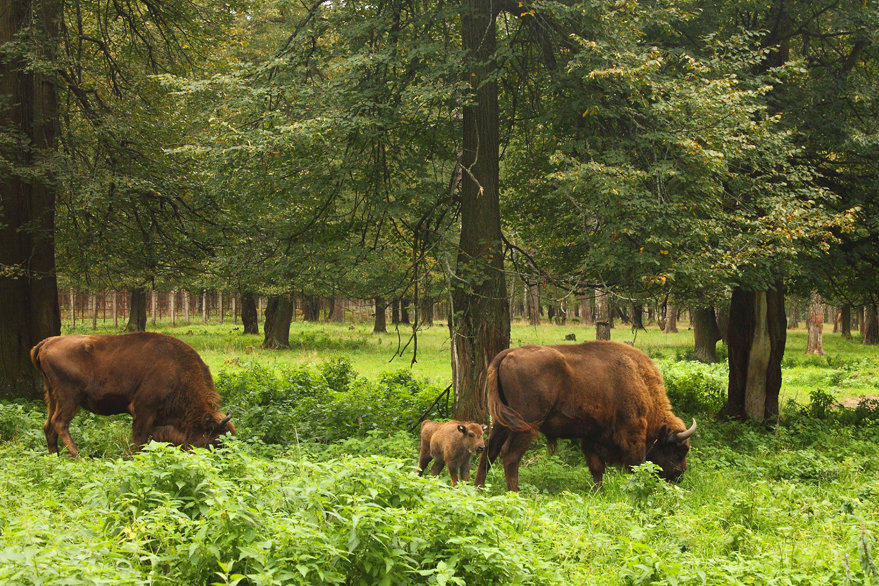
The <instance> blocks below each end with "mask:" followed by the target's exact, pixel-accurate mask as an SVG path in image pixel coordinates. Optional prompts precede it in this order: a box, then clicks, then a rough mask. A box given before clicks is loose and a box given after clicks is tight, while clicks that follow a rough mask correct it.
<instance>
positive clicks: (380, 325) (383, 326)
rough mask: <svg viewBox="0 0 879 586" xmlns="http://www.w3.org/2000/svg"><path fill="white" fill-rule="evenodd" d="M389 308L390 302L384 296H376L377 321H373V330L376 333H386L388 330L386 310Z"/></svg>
mask: <svg viewBox="0 0 879 586" xmlns="http://www.w3.org/2000/svg"><path fill="white" fill-rule="evenodd" d="M387 308H388V302H387V301H385V298H384V297H376V298H375V321H374V322H373V326H372V331H373V332H374V333H376V334H384V333H386V332H387V331H388V323H387V318H386V316H385V310H386V309H387Z"/></svg>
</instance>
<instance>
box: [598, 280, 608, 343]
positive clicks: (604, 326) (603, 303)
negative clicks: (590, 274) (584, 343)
mask: <svg viewBox="0 0 879 586" xmlns="http://www.w3.org/2000/svg"><path fill="white" fill-rule="evenodd" d="M610 319H611V318H610V299H609V298H608V295H607V290H606V289H596V290H595V339H596V340H610Z"/></svg>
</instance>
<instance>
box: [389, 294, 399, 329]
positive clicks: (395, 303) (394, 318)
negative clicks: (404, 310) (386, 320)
mask: <svg viewBox="0 0 879 586" xmlns="http://www.w3.org/2000/svg"><path fill="white" fill-rule="evenodd" d="M391 323H392V324H394V325H397V324H398V323H400V300H399V299H394V300H392V301H391Z"/></svg>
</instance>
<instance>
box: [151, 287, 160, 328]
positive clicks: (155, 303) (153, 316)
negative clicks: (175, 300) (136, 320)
mask: <svg viewBox="0 0 879 586" xmlns="http://www.w3.org/2000/svg"><path fill="white" fill-rule="evenodd" d="M158 301H159V294H158V292H157V291H156V290H155V289H153V290H152V291H150V317H151V319H152V323H153V327H154V328H155V327H156V314H157V313H158V311H157V306H158Z"/></svg>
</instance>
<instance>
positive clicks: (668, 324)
mask: <svg viewBox="0 0 879 586" xmlns="http://www.w3.org/2000/svg"><path fill="white" fill-rule="evenodd" d="M662 331H663V332H665V333H666V334H677V333H678V308H677V306H676V305H674V304H672V303H666V305H665V327H664V328H663V330H662Z"/></svg>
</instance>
